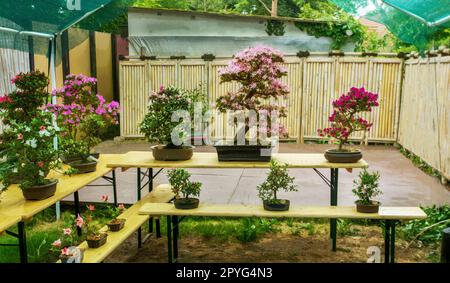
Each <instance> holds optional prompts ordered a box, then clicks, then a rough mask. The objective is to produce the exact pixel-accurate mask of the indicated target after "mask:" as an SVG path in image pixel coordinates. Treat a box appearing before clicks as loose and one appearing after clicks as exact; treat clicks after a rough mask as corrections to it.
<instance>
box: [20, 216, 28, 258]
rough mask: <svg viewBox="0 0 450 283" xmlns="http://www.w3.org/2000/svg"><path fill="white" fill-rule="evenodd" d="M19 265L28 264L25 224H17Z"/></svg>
mask: <svg viewBox="0 0 450 283" xmlns="http://www.w3.org/2000/svg"><path fill="white" fill-rule="evenodd" d="M18 232H19V254H20V263H28V255H27V237H26V231H25V222H23V221H21V222H19V223H18Z"/></svg>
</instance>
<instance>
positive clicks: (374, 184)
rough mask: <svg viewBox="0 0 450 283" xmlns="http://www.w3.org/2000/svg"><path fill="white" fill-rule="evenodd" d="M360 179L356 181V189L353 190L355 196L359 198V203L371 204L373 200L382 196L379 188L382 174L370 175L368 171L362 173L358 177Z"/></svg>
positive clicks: (354, 182)
mask: <svg viewBox="0 0 450 283" xmlns="http://www.w3.org/2000/svg"><path fill="white" fill-rule="evenodd" d="M358 177H359V179H357V180H354V181H353V184H354V187H353V189H352V192H353V194H355V196H357V197H358V201H357V202H358V203H360V204H366V205H367V204H371V203H372V200H373V199H372V198H373V197H376V196H378V195H380V194H382V192H381V190H380V189H379V188H378V185H379V184H378V182H379V180H380V173H379V172H373V173H369V172H368V171H367V170H366V169H364V170H363V171H361V172H360V173H359V175H358Z"/></svg>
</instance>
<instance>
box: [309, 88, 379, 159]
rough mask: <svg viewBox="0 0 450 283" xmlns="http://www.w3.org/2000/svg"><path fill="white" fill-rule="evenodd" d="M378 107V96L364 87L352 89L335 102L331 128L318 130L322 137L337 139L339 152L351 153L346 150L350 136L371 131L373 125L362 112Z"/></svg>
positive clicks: (330, 118)
mask: <svg viewBox="0 0 450 283" xmlns="http://www.w3.org/2000/svg"><path fill="white" fill-rule="evenodd" d="M377 106H378V94H376V93H371V92H368V91H366V90H365V89H364V88H363V87H361V88H357V87H352V88H351V89H350V91H349V92H348V93H347V94H343V95H341V96H340V97H339V98H338V99H336V100H334V101H333V108H334V110H333V113H332V114H331V115H330V117H329V118H328V120H329V121H330V122H331V127H328V128H325V129H318V130H317V132H318V134H319V136H321V137H328V138H332V139H335V140H336V141H337V142H338V145H339V148H338V151H339V152H343V151H350V150H347V149H345V148H344V146H345V145H346V144H347V143H348V140H349V138H350V136H351V135H352V134H353V133H355V132H359V131H369V129H370V128H371V127H372V123H369V122H368V121H367V120H365V119H364V118H362V117H361V116H359V114H360V113H362V112H371V111H372V109H373V107H377Z"/></svg>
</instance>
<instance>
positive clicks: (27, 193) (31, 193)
mask: <svg viewBox="0 0 450 283" xmlns="http://www.w3.org/2000/svg"><path fill="white" fill-rule="evenodd" d="M57 184H58V180H48V183H47V184H45V185H40V186H34V187H30V188H28V189H25V190H22V194H23V197H24V198H25V199H27V200H43V199H47V198H49V197H51V196H53V195H54V194H55V192H56V186H57Z"/></svg>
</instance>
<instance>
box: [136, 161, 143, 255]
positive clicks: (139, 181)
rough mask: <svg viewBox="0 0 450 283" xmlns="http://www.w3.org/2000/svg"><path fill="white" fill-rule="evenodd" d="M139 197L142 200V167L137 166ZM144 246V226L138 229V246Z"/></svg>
mask: <svg viewBox="0 0 450 283" xmlns="http://www.w3.org/2000/svg"><path fill="white" fill-rule="evenodd" d="M137 199H138V201H139V200H141V168H137ZM141 247H142V227H139V229H138V248H141Z"/></svg>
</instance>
